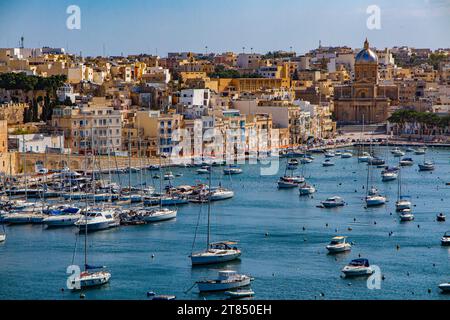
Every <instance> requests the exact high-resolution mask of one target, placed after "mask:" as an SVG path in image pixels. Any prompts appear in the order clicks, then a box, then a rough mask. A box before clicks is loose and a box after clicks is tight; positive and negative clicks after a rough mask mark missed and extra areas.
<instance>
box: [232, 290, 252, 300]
mask: <svg viewBox="0 0 450 320" xmlns="http://www.w3.org/2000/svg"><path fill="white" fill-rule="evenodd" d="M224 294H225V295H226V296H229V297H230V298H231V299H240V298H247V297H253V296H254V295H255V292H254V291H253V290H252V289H240V290H236V291H225V293H224Z"/></svg>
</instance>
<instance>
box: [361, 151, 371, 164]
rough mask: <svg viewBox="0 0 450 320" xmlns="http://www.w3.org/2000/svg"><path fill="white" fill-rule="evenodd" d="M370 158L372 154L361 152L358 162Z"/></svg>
mask: <svg viewBox="0 0 450 320" xmlns="http://www.w3.org/2000/svg"><path fill="white" fill-rule="evenodd" d="M371 158H372V156H371V155H370V154H369V153H368V152H363V153H362V154H361V155H360V156H359V157H358V162H369V160H370V159H371Z"/></svg>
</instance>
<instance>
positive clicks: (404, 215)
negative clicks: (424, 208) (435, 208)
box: [398, 209, 414, 221]
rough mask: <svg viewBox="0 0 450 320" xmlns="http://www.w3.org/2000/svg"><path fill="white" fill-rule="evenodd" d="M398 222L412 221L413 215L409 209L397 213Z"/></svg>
mask: <svg viewBox="0 0 450 320" xmlns="http://www.w3.org/2000/svg"><path fill="white" fill-rule="evenodd" d="M398 215H399V217H400V221H413V220H414V215H413V214H412V212H411V209H403V210H401V211H399V214H398Z"/></svg>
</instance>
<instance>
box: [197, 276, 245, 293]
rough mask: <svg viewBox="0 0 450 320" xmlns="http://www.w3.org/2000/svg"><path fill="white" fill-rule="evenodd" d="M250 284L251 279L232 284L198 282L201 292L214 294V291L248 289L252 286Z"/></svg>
mask: <svg viewBox="0 0 450 320" xmlns="http://www.w3.org/2000/svg"><path fill="white" fill-rule="evenodd" d="M250 282H251V279H250V277H247V278H244V279H242V280H238V281H231V282H220V283H214V282H207V281H204V282H197V286H198V290H199V291H200V292H212V291H225V290H230V289H236V288H241V287H246V286H249V285H250Z"/></svg>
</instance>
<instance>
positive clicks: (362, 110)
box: [334, 39, 398, 124]
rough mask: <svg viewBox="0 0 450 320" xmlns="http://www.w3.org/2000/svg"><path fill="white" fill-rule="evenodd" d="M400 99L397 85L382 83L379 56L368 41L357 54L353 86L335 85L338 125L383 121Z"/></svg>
mask: <svg viewBox="0 0 450 320" xmlns="http://www.w3.org/2000/svg"><path fill="white" fill-rule="evenodd" d="M397 100H398V87H397V86H396V85H380V84H379V74H378V57H377V55H376V54H375V52H374V51H373V50H371V49H370V47H369V42H368V41H367V39H366V41H365V43H364V49H362V50H361V51H360V52H359V53H358V54H357V55H356V57H355V78H354V81H353V83H351V84H349V85H338V86H335V87H334V117H335V120H336V121H337V123H338V124H362V123H363V122H364V123H365V124H375V123H382V122H385V121H386V120H387V118H388V117H389V116H390V112H389V110H390V106H391V105H392V103H393V102H394V101H397Z"/></svg>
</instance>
